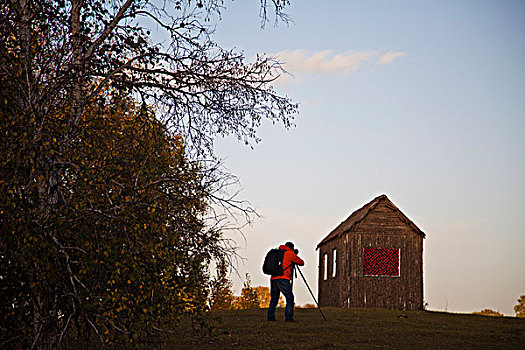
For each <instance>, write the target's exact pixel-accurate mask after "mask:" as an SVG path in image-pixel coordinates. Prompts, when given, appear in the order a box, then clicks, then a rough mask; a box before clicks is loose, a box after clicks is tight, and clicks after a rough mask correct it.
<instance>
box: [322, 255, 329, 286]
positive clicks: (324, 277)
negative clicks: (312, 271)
mask: <svg viewBox="0 0 525 350" xmlns="http://www.w3.org/2000/svg"><path fill="white" fill-rule="evenodd" d="M323 270H324V271H323V279H324V280H325V281H326V279H328V254H326V253H325V254H324V259H323Z"/></svg>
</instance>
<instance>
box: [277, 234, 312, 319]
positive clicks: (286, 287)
mask: <svg viewBox="0 0 525 350" xmlns="http://www.w3.org/2000/svg"><path fill="white" fill-rule="evenodd" d="M279 249H282V250H284V256H283V262H282V266H283V270H284V273H283V275H282V276H272V277H271V278H270V297H271V299H270V306H269V307H268V321H275V308H276V307H277V304H278V303H279V296H280V294H281V293H283V295H284V297H285V299H286V308H285V309H284V318H285V320H286V322H295V320H294V318H293V309H294V296H293V292H292V283H291V279H292V272H293V264H297V265H299V266H303V265H304V261H303V259H301V258H300V257H298V256H297V254H298V253H299V251H298V250H297V249H295V250H294V244H293V243H292V242H287V243H286V244H285V245H281V246H280V247H279Z"/></svg>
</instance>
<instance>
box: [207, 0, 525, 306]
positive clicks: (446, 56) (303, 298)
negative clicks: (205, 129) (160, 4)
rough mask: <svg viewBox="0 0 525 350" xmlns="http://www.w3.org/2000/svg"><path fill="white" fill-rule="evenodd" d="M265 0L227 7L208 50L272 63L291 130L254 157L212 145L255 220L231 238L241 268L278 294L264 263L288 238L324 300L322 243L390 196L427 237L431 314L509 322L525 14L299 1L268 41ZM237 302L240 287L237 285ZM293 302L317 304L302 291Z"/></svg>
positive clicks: (266, 133) (524, 268)
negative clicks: (278, 71)
mask: <svg viewBox="0 0 525 350" xmlns="http://www.w3.org/2000/svg"><path fill="white" fill-rule="evenodd" d="M259 5H260V2H259V1H256V0H251V1H246V0H245V1H233V2H230V1H226V2H225V6H226V9H225V10H224V11H223V13H222V20H221V21H220V22H219V23H218V24H217V27H216V33H215V40H216V41H217V42H218V43H219V45H221V46H222V47H223V48H232V49H233V48H235V49H236V50H238V51H243V52H244V53H245V55H246V57H247V59H248V60H250V59H252V58H253V57H254V56H255V55H256V54H257V53H265V54H268V55H275V56H277V57H278V58H279V59H280V60H281V61H282V62H283V63H284V67H285V69H287V70H288V71H289V72H290V73H291V74H292V75H290V76H286V77H284V78H282V79H280V80H278V81H277V83H276V86H275V89H276V90H277V91H278V92H279V93H280V94H283V95H287V96H289V97H290V98H292V99H293V100H294V101H296V102H298V103H299V104H300V109H299V114H298V116H297V119H296V121H295V124H296V126H295V127H294V128H291V129H290V130H285V129H284V128H283V127H282V126H280V125H271V123H266V124H263V126H262V127H261V128H260V130H259V136H260V137H261V138H262V142H260V143H259V144H257V145H255V147H254V149H251V148H249V147H246V146H244V145H243V144H241V143H239V142H237V141H236V140H235V139H233V138H225V139H219V140H217V143H216V151H217V154H218V155H219V156H220V157H222V158H223V159H224V164H225V166H226V167H227V168H228V169H229V170H230V171H231V172H232V173H234V174H235V175H237V176H238V177H239V179H240V182H241V185H242V188H243V190H242V192H241V193H240V198H242V199H245V200H248V201H250V203H251V204H252V205H253V206H254V207H255V208H256V209H257V211H258V213H259V214H260V216H261V217H260V218H258V219H256V220H255V222H254V223H253V224H252V225H251V226H250V227H246V228H244V229H243V232H242V233H243V235H244V237H243V236H242V235H240V234H237V235H235V236H234V238H235V239H236V241H237V242H238V244H239V247H240V248H239V251H238V253H239V254H240V255H241V256H243V257H244V258H245V259H244V260H242V261H239V263H238V266H237V269H238V271H239V274H240V275H241V276H244V274H245V273H249V274H250V277H251V280H252V285H263V286H269V280H268V276H265V275H263V273H262V270H261V266H262V261H263V259H264V255H265V254H266V252H267V251H268V250H269V249H270V248H273V247H277V246H278V245H280V244H284V242H286V241H293V242H294V243H295V245H296V247H297V248H298V249H299V251H300V253H299V255H300V256H301V257H302V258H303V259H304V260H305V262H306V264H305V266H304V268H303V269H302V271H303V273H304V275H305V277H306V279H307V281H308V284H309V285H310V287H311V288H312V290H313V291H314V293H315V296H316V297H317V283H318V269H317V266H318V263H319V262H318V251H316V250H315V248H316V246H317V244H318V243H319V242H320V241H321V240H322V239H323V238H324V237H325V236H326V235H327V234H328V233H329V232H330V231H332V230H333V229H334V228H335V227H336V226H337V225H338V224H339V223H340V222H341V221H343V220H345V219H346V218H347V217H348V216H349V215H350V214H351V213H352V212H353V211H355V210H356V209H358V208H360V207H361V206H363V205H364V204H366V203H368V202H369V201H370V200H372V199H373V198H375V197H376V196H378V195H381V194H386V195H387V196H388V197H389V198H390V200H392V202H393V203H394V204H395V205H396V206H397V207H398V208H400V209H401V211H402V212H403V213H404V214H405V215H407V216H408V217H409V218H410V219H411V220H412V221H414V223H415V224H416V225H417V226H418V227H419V228H420V229H421V230H423V231H424V232H425V234H426V239H425V242H424V253H423V261H424V263H423V268H424V300H425V302H426V303H428V308H429V309H430V310H438V311H449V312H465V313H471V312H474V311H480V310H482V309H485V308H490V309H493V310H496V311H499V312H501V313H504V314H505V315H514V311H513V306H514V305H516V303H517V302H516V301H517V299H518V297H519V296H520V295H523V294H525V184H524V183H525V182H524V180H525V157H524V152H525V137H524V136H525V2H524V1H510V0H505V1H496V0H495V1H482V0H475V1H474V0H473V1H467V0H453V1H449V0H443V1H421V0H418V1H393V0H392V1H382V0H376V1H348V0H342V1H312V0H301V1H292V5H291V6H290V7H289V8H288V10H287V13H288V15H289V16H291V17H292V19H293V21H294V22H293V23H291V24H290V25H286V24H284V23H280V24H279V25H278V26H277V27H275V26H274V22H273V19H271V21H270V22H269V23H267V25H266V27H265V28H264V29H263V30H262V29H261V28H260V18H259ZM232 278H233V280H234V288H235V292H236V294H239V293H240V289H241V287H242V278H239V277H238V276H237V275H235V274H233V275H232ZM294 292H295V296H296V304H300V305H301V304H306V303H312V298H311V296H310V294H309V293H308V290H307V289H306V287H305V285H304V283H303V282H302V281H299V282H298V283H295V284H294Z"/></svg>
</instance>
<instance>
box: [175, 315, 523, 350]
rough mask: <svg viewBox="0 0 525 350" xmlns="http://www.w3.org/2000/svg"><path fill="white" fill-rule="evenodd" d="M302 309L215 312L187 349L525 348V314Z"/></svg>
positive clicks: (181, 341)
mask: <svg viewBox="0 0 525 350" xmlns="http://www.w3.org/2000/svg"><path fill="white" fill-rule="evenodd" d="M323 311H324V312H325V315H326V317H327V318H328V321H324V320H323V318H322V316H321V314H320V313H319V310H317V309H296V314H295V315H296V319H297V323H294V324H290V323H285V322H284V310H283V309H278V310H277V317H282V319H281V320H278V321H277V322H266V309H260V310H242V311H233V310H232V311H221V312H214V313H213V316H212V318H213V321H212V324H213V333H212V335H211V336H209V337H195V336H185V337H177V339H175V342H174V344H172V345H171V346H170V348H171V347H174V348H184V349H231V348H238V349H476V350H480V349H525V319H517V318H512V317H487V316H476V315H463V314H450V313H442V312H427V311H413V312H405V311H392V310H372V309H326V310H325V309H323Z"/></svg>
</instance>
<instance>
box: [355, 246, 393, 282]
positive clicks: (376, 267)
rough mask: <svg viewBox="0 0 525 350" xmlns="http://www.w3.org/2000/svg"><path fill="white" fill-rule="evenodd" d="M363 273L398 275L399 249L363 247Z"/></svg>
mask: <svg viewBox="0 0 525 350" xmlns="http://www.w3.org/2000/svg"><path fill="white" fill-rule="evenodd" d="M363 274H364V275H365V276H399V249H398V248H368V247H365V248H364V251H363Z"/></svg>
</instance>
